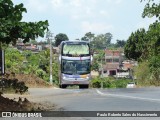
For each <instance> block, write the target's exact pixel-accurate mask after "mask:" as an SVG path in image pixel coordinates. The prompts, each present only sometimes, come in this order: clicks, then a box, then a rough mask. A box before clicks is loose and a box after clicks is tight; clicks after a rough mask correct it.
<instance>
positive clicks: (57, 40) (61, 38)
mask: <svg viewBox="0 0 160 120" xmlns="http://www.w3.org/2000/svg"><path fill="white" fill-rule="evenodd" d="M67 40H69V39H68V36H67V35H66V34H64V33H59V34H57V35H56V36H55V46H59V45H60V44H61V42H62V41H67Z"/></svg>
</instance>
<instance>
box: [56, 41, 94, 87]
mask: <svg viewBox="0 0 160 120" xmlns="http://www.w3.org/2000/svg"><path fill="white" fill-rule="evenodd" d="M59 47H60V54H59V62H60V73H59V86H60V88H66V87H67V86H68V85H79V88H88V87H89V82H90V80H91V62H92V55H91V52H90V46H89V43H88V42H83V41H63V42H61V44H60V46H59Z"/></svg>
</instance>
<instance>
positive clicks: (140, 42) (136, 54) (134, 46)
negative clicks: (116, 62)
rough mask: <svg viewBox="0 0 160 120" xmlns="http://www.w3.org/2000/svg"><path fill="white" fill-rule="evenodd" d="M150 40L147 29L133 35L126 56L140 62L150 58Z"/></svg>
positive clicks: (128, 41) (126, 47)
mask: <svg viewBox="0 0 160 120" xmlns="http://www.w3.org/2000/svg"><path fill="white" fill-rule="evenodd" d="M147 43H148V39H147V37H146V31H145V29H139V30H137V31H136V32H135V33H132V34H131V35H130V37H129V39H128V40H127V43H126V45H125V48H124V53H125V56H126V57H127V58H129V59H135V60H138V59H140V58H145V57H147V56H148V49H147V48H148V47H147V46H148V44H147Z"/></svg>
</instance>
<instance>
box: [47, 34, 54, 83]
mask: <svg viewBox="0 0 160 120" xmlns="http://www.w3.org/2000/svg"><path fill="white" fill-rule="evenodd" d="M52 37H53V33H51V32H50V31H48V32H47V35H46V38H47V39H48V42H50V84H51V85H53V78H52V54H53V52H52Z"/></svg>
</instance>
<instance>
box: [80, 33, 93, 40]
mask: <svg viewBox="0 0 160 120" xmlns="http://www.w3.org/2000/svg"><path fill="white" fill-rule="evenodd" d="M93 39H94V33H91V32H87V33H86V34H85V35H84V37H82V38H81V40H83V41H88V42H91V41H93Z"/></svg>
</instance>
